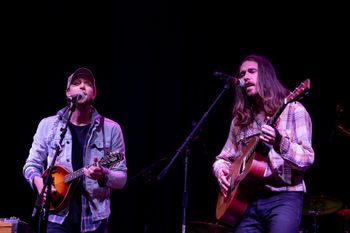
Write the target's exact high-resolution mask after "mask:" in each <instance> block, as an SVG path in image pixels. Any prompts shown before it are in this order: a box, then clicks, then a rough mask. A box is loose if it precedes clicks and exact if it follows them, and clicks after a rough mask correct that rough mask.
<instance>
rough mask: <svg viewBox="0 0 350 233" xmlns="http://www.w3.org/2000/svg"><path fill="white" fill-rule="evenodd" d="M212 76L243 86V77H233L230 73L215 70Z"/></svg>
mask: <svg viewBox="0 0 350 233" xmlns="http://www.w3.org/2000/svg"><path fill="white" fill-rule="evenodd" d="M214 76H215V77H217V78H219V79H221V80H224V81H225V82H228V83H232V84H233V85H234V86H239V87H244V81H243V79H239V78H235V77H233V76H231V75H228V74H225V73H222V72H218V71H215V72H214Z"/></svg>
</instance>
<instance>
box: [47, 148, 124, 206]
mask: <svg viewBox="0 0 350 233" xmlns="http://www.w3.org/2000/svg"><path fill="white" fill-rule="evenodd" d="M123 158H124V154H123V153H119V152H118V153H117V152H114V153H112V152H110V153H107V154H106V155H105V156H104V157H102V158H101V159H100V160H99V161H98V162H96V163H94V164H90V165H88V166H86V167H85V168H89V167H91V166H93V165H95V166H103V167H106V168H110V167H112V166H113V165H114V164H116V163H118V162H120V161H121V160H122V159H123ZM52 169H53V170H52V179H53V186H54V187H55V189H56V191H54V192H52V193H51V196H50V197H51V202H50V209H49V211H50V212H51V213H57V212H59V211H60V210H62V209H63V208H64V207H66V206H67V204H68V202H69V199H70V197H71V195H72V193H73V191H74V188H75V186H76V185H77V184H78V182H79V179H78V178H80V176H82V175H84V172H83V169H84V168H80V169H79V170H76V171H74V172H70V171H68V170H67V169H66V168H64V167H62V166H59V165H55V166H54V167H53V168H52ZM47 175H48V169H46V170H45V172H44V173H43V175H42V177H43V179H45V178H46V177H47Z"/></svg>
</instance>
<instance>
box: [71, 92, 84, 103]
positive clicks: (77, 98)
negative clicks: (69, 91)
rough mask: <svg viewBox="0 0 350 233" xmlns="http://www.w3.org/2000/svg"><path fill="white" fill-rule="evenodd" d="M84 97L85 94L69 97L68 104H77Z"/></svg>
mask: <svg viewBox="0 0 350 233" xmlns="http://www.w3.org/2000/svg"><path fill="white" fill-rule="evenodd" d="M83 97H84V93H82V92H80V93H78V94H75V95H71V96H67V102H68V103H75V102H77V101H79V100H80V99H82V98H83Z"/></svg>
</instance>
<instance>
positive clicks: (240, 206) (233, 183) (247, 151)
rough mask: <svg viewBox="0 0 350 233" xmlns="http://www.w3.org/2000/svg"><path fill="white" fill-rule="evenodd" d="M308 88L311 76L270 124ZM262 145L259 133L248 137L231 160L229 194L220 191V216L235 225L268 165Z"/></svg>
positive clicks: (217, 209)
mask: <svg viewBox="0 0 350 233" xmlns="http://www.w3.org/2000/svg"><path fill="white" fill-rule="evenodd" d="M309 89H310V80H309V79H306V80H305V81H304V82H302V83H301V84H300V85H299V86H298V87H297V88H296V89H295V90H294V91H293V92H291V93H290V94H289V95H288V96H287V97H286V98H285V99H284V102H283V104H282V105H281V106H279V108H278V109H277V111H276V112H275V114H274V115H273V116H272V117H271V118H270V119H269V121H268V122H267V124H268V125H271V126H274V125H275V124H276V121H277V118H278V117H279V116H280V114H281V113H282V111H283V110H284V108H285V107H286V105H287V104H288V103H291V102H293V101H296V100H297V99H300V98H302V97H303V95H304V94H306V93H307V91H308V90H309ZM260 146H261V142H260V138H259V136H253V137H251V138H249V139H248V141H247V143H246V146H244V147H243V149H242V151H240V152H239V153H240V155H239V156H238V157H237V158H236V159H235V160H234V161H233V163H232V164H231V166H230V170H229V175H228V178H229V182H230V186H229V190H228V194H227V196H226V197H224V196H223V195H222V193H221V192H220V193H219V195H218V199H217V204H216V218H217V220H219V221H221V222H223V223H226V224H229V225H231V226H234V225H236V224H237V223H238V222H239V221H240V219H241V217H242V215H243V213H244V212H245V210H246V208H247V207H248V203H249V200H250V198H251V196H252V195H253V193H254V191H255V190H256V189H255V187H258V186H259V185H261V178H262V177H263V176H264V172H265V170H266V168H267V158H266V156H264V155H263V154H262V153H259V150H257V148H258V147H259V148H260Z"/></svg>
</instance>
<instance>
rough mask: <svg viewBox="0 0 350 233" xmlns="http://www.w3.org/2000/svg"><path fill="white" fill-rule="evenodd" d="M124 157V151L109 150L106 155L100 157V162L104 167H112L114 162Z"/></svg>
mask: <svg viewBox="0 0 350 233" xmlns="http://www.w3.org/2000/svg"><path fill="white" fill-rule="evenodd" d="M123 159H124V153H121V152H108V153H107V154H106V155H105V156H104V157H102V158H101V159H100V161H99V162H98V164H99V165H100V166H103V167H111V166H113V165H114V164H116V163H118V162H120V161H121V160H123Z"/></svg>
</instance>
